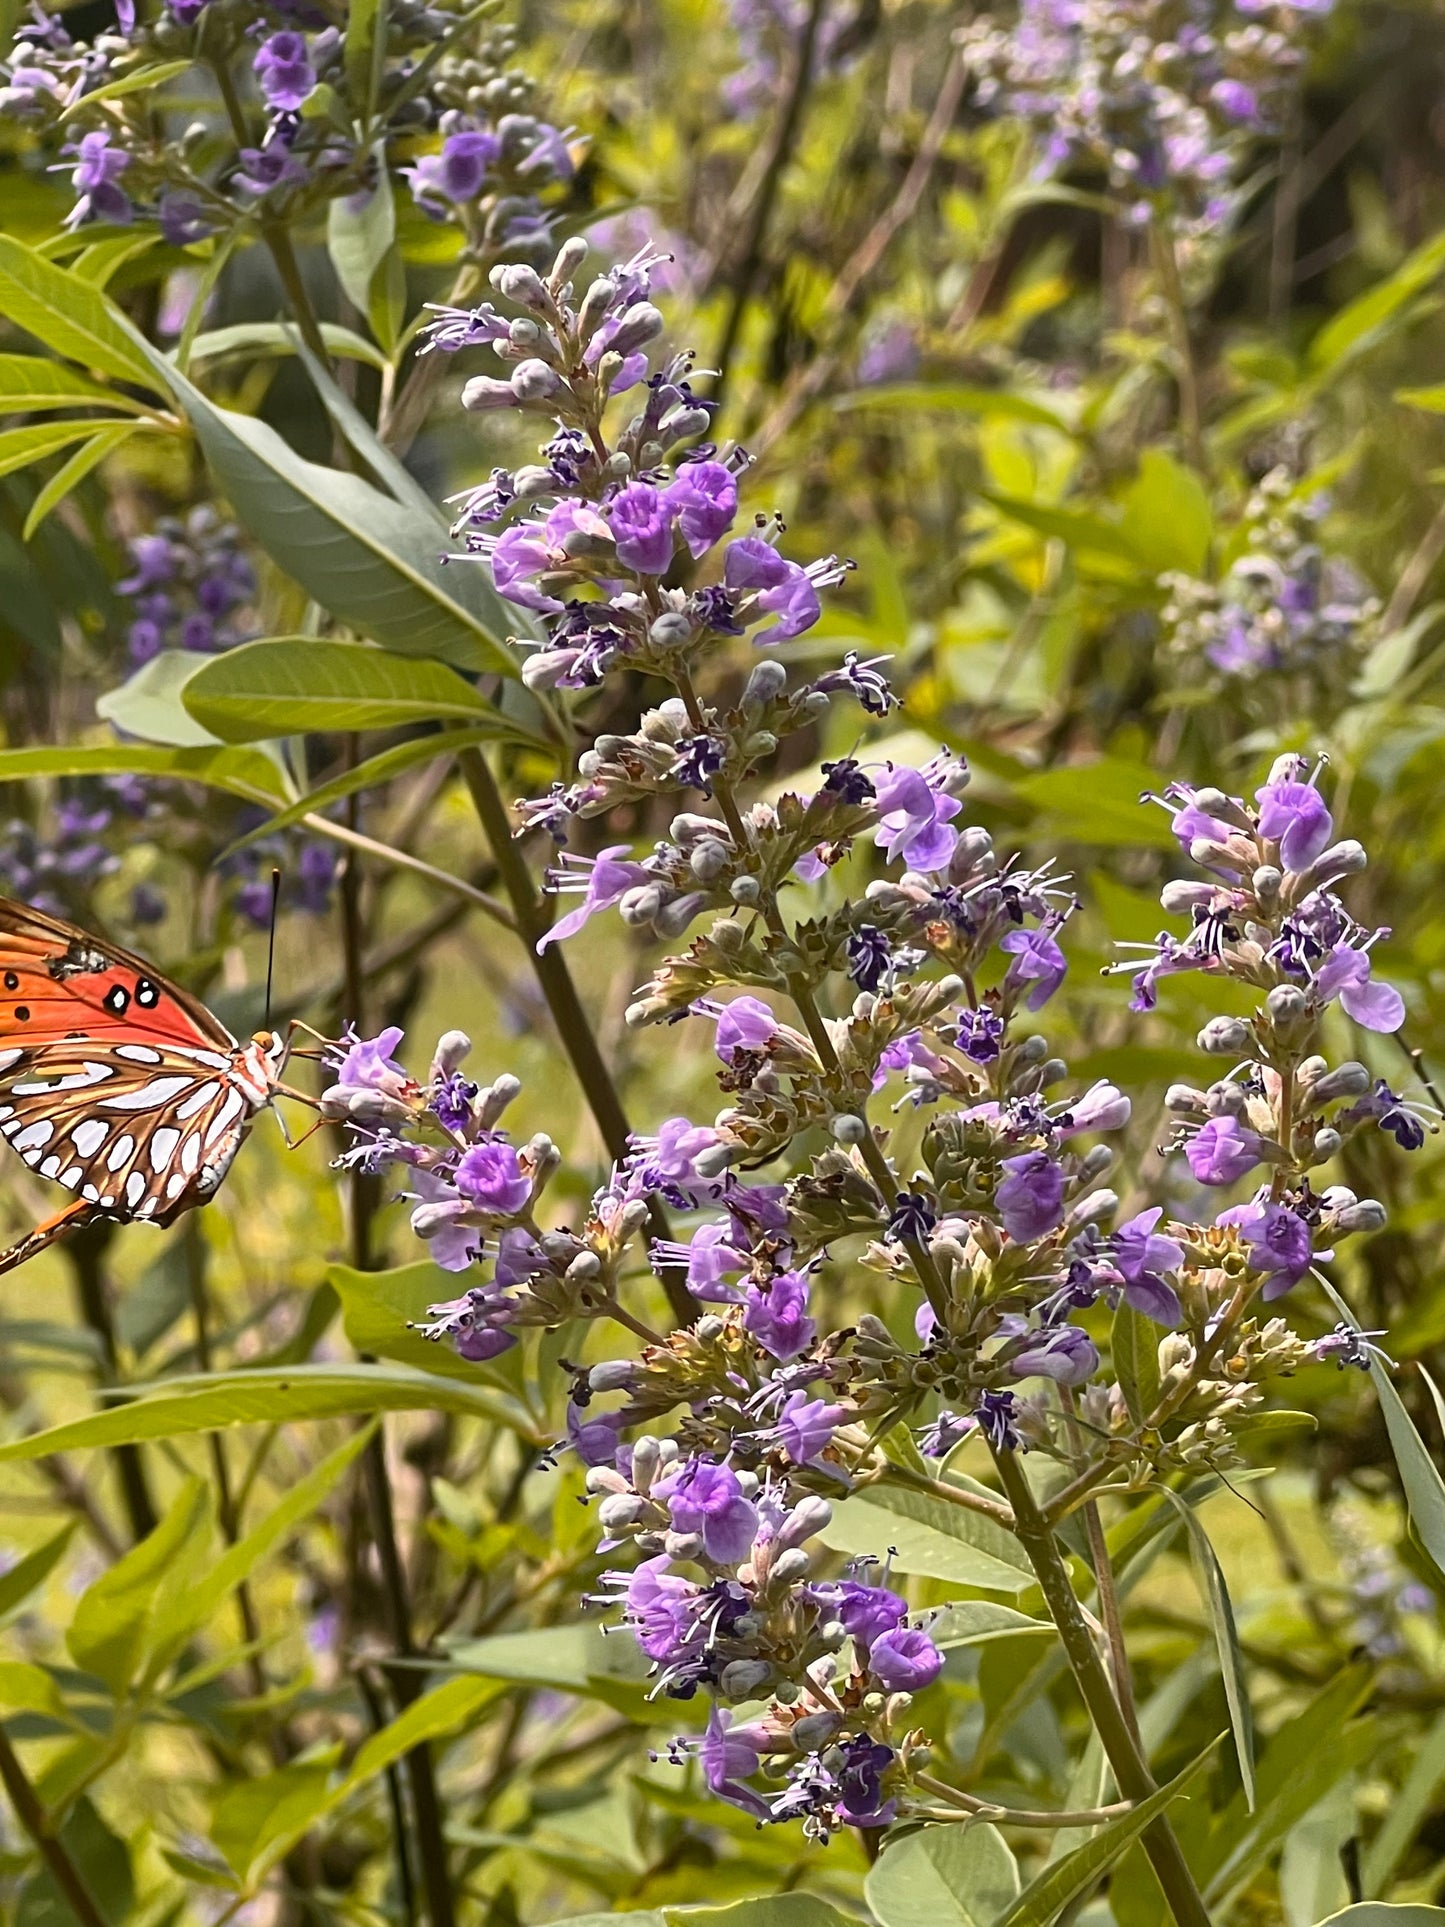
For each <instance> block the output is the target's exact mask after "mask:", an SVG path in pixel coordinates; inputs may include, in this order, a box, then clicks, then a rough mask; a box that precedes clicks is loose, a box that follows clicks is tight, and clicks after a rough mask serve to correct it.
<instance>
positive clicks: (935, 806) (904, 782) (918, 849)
mask: <svg viewBox="0 0 1445 1927" xmlns="http://www.w3.org/2000/svg"><path fill="white" fill-rule="evenodd" d="M877 788H878V817H879V821H878V829H877V833H876V841H877V844H878V847H879V848H880V849H881V850H886V851H887V853H888V855H889V856H890V857H898V858H900V859H901V860H902V861H903V862H904V863H906V864H907V865H908V867H909V869H910V870H941V869H942V868H943V867H944V865H945V864H946V863H947V862H948V860H949V858H950V857H951V856H952V855H953V853H954V851H955V850H956V849H957V847H958V831H957V830H955V829H952V828H950V824H951V822H952V819H953V818H954V817H955V816H957V815H958V813H959V811H960V810H961V809H962V807H963V805H962V804H961V803H960V802H959V801H958V798H957V797H955V796H950V795H949V794H948V793H947V791H946V790H935V789H934V788H933V786H932V785H931V784H930V783H929V781H928V779H927V777H926V776H925V775H924V773H923V771H922V770H916V769H906V768H895V767H893V766H892V765H890V766H889V771H888V774H887V776H885V777H884V778H883V780H882V782H880V783H879V784H878V786H877Z"/></svg>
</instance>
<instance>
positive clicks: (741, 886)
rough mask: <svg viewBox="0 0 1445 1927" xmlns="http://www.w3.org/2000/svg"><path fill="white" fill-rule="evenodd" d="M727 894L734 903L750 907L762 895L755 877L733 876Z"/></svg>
mask: <svg viewBox="0 0 1445 1927" xmlns="http://www.w3.org/2000/svg"><path fill="white" fill-rule="evenodd" d="M728 895H729V896H730V897H731V898H732V900H733V902H734V903H741V904H744V905H747V906H749V907H750V906H751V905H753V904H755V903H756V902H757V900H758V898H759V897H760V896H761V895H762V891H761V889H760V888H759V885H758V880H757V878H756V877H748V876H743V877H734V878H733V881H732V885H731V887H730V888H729V890H728Z"/></svg>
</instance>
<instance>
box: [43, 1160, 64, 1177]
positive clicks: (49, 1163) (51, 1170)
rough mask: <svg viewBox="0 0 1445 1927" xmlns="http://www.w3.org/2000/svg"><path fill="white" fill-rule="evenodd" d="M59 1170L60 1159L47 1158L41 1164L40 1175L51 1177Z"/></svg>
mask: <svg viewBox="0 0 1445 1927" xmlns="http://www.w3.org/2000/svg"><path fill="white" fill-rule="evenodd" d="M59 1170H60V1159H59V1158H47V1159H46V1160H45V1162H44V1164H42V1165H41V1167H40V1175H41V1177H42V1178H53V1177H55V1176H56V1174H57V1173H58V1172H59Z"/></svg>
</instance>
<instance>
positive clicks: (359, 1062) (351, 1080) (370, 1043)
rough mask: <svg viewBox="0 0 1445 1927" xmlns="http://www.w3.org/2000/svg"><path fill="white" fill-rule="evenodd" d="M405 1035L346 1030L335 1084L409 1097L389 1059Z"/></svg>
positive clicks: (395, 1030)
mask: <svg viewBox="0 0 1445 1927" xmlns="http://www.w3.org/2000/svg"><path fill="white" fill-rule="evenodd" d="M268 896H269V887H268ZM405 1035H406V1033H405V1032H404V1031H403V1030H402V1028H401V1026H400V1025H399V1024H390V1025H388V1026H387V1028H386V1029H385V1030H383V1031H380V1032H379V1033H378V1034H377V1035H376V1036H375V1037H358V1036H357V1035H356V1033H355V1031H352V1030H348V1031H347V1032H346V1033H345V1034H344V1035H343V1037H342V1039H341V1041H342V1043H343V1044H345V1045H346V1047H347V1048H346V1052H345V1054H344V1055H343V1056H342V1057H340V1058H339V1059H336V1058H334V1057H333V1060H332V1061H333V1065H334V1068H335V1071H336V1082H337V1084H338V1085H344V1086H345V1087H346V1088H347V1089H348V1090H366V1091H379V1092H381V1094H382V1095H383V1096H385V1097H395V1098H400V1099H406V1098H409V1097H410V1096H412V1095H413V1094H414V1093H415V1090H416V1086H415V1085H414V1084H413V1083H412V1080H411V1078H410V1077H409V1076H408V1075H407V1073H406V1071H405V1070H403V1068H402V1067H401V1065H400V1064H398V1063H397V1061H396V1059H395V1058H394V1057H393V1056H392V1052H393V1051H394V1050H395V1049H396V1047H397V1045H398V1044H399V1043H400V1042H401V1040H402V1038H403V1037H404V1036H405Z"/></svg>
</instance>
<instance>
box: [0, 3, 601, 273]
mask: <svg viewBox="0 0 1445 1927" xmlns="http://www.w3.org/2000/svg"><path fill="white" fill-rule="evenodd" d="M117 11H118V13H119V14H121V15H122V18H121V20H120V31H119V32H118V33H105V34H101V35H99V36H98V37H97V38H96V39H95V40H94V41H93V42H86V41H78V40H75V39H73V38H72V37H71V35H70V33H69V32H68V31H67V30H66V28H65V27H64V26H63V25H62V23H61V20H60V17H59V16H58V15H52V14H49V13H47V12H46V11H45V9H44V7H43V5H42V4H41V0H33V15H32V18H31V19H29V20H27V21H24V22H22V24H21V25H20V26H19V28H18V29H17V31H16V37H15V43H14V46H13V48H12V50H11V54H10V57H9V59H8V60H7V61H6V62H5V63H3V65H0V104H3V105H4V107H5V109H6V111H7V113H8V114H9V115H10V116H11V117H13V118H14V119H15V120H17V121H19V122H20V123H22V124H24V125H27V126H29V127H30V128H32V129H33V130H34V132H35V133H36V135H37V136H38V137H39V139H40V143H41V146H42V151H49V152H54V151H55V149H54V146H53V141H51V142H48V141H47V137H53V136H56V135H63V136H64V144H63V145H62V146H60V148H59V150H58V151H59V156H60V158H59V159H58V160H57V161H55V162H53V163H50V165H51V166H52V170H53V171H57V172H62V173H68V175H69V177H70V183H71V186H72V188H73V190H74V194H75V200H74V204H73V206H72V208H71V212H70V215H69V218H68V223H67V225H69V226H72V227H79V226H83V225H85V224H87V223H90V222H97V221H99V222H106V223H110V224H127V223H130V222H132V221H134V220H136V219H137V218H142V219H146V220H154V221H156V222H157V223H158V224H159V227H160V229H161V232H162V233H163V235H164V237H165V238H166V240H168V241H169V242H170V243H171V244H172V245H173V246H177V247H183V246H186V245H188V244H190V243H192V242H195V241H200V240H203V239H204V238H205V237H206V236H208V235H211V234H216V233H219V232H222V231H226V230H229V229H230V228H231V227H233V226H234V225H235V223H236V221H237V220H238V219H239V218H242V217H245V216H247V215H259V216H261V217H263V218H265V219H267V220H275V219H276V218H279V217H282V216H284V217H287V218H293V217H294V218H300V217H301V216H303V215H305V214H308V213H310V212H312V211H314V210H315V209H316V208H317V207H319V206H322V205H324V204H325V203H326V202H328V201H331V200H334V199H337V198H341V197H345V198H348V199H351V200H353V201H354V202H356V203H357V204H358V205H364V204H365V203H366V202H367V201H368V200H369V199H370V197H371V196H372V195H373V194H374V193H375V192H376V191H377V190H378V187H381V188H382V189H384V191H386V192H387V193H389V192H390V185H389V182H388V181H386V180H383V179H382V178H381V176H380V174H379V172H378V169H379V167H380V168H384V169H386V170H387V172H388V173H390V172H391V171H393V170H394V171H395V172H396V174H397V177H398V179H400V180H403V181H405V182H407V183H409V185H410V187H411V190H412V193H413V195H414V197H415V199H416V201H417V204H418V205H419V206H420V207H421V208H422V209H423V210H424V211H425V212H426V213H427V214H428V215H430V216H432V217H433V218H434V219H437V220H449V221H452V222H455V223H456V224H458V225H459V226H460V227H461V228H462V230H463V233H464V236H465V239H466V242H467V244H468V245H469V247H470V248H472V249H473V250H476V251H479V252H490V253H491V254H492V255H493V256H495V254H496V252H497V251H498V250H499V249H500V248H502V247H504V246H505V247H509V248H513V249H526V248H528V247H530V246H542V247H545V246H546V244H547V234H548V215H547V211H546V208H545V206H544V204H543V201H542V199H541V198H540V197H541V195H542V194H543V192H544V190H546V189H547V188H549V187H550V186H552V185H553V184H555V183H557V182H561V181H565V180H567V179H568V178H569V177H570V175H571V173H572V157H571V154H570V152H569V149H568V146H567V140H566V137H565V136H564V135H563V134H561V133H559V132H558V130H557V129H556V128H555V127H552V126H550V125H548V124H547V123H546V122H544V121H541V120H539V119H537V117H536V116H535V115H534V114H532V113H531V112H529V111H528V110H527V98H528V87H527V84H526V82H525V80H523V79H522V77H521V76H519V75H518V74H516V73H515V72H513V71H512V70H511V69H510V67H509V66H508V61H509V59H510V57H511V54H512V52H513V40H512V36H511V35H510V34H509V33H507V32H505V31H492V32H486V31H485V30H481V29H478V28H477V26H476V23H475V21H473V20H469V19H468V18H467V16H466V13H465V11H464V9H462V8H461V7H459V6H453V5H449V4H443V5H429V4H426V0H399V3H398V4H397V5H394V6H391V7H388V8H387V9H386V10H385V12H384V14H383V15H382V16H381V18H382V20H383V21H384V23H385V24H384V29H383V30H384V32H385V35H386V40H385V44H384V47H382V48H381V49H380V50H379V56H377V55H375V54H374V52H373V49H372V47H371V45H370V43H369V40H364V41H363V42H362V43H361V44H358V45H353V44H352V37H353V35H362V36H367V35H370V33H371V32H372V30H373V23H372V16H371V15H366V16H365V17H364V18H363V19H360V20H358V21H357V23H356V24H354V25H352V24H348V23H346V22H345V21H344V20H343V24H341V25H327V24H325V22H324V17H323V16H322V15H321V14H319V13H310V12H307V11H305V10H299V9H297V8H295V7H293V6H290V5H287V4H282V3H280V0H278V4H276V5H275V6H271V5H267V4H264V3H263V0H257V3H255V4H249V3H248V4H247V5H244V6H242V7H241V8H239V9H237V8H233V7H229V6H227V7H222V6H219V5H216V4H212V0H167V4H166V5H165V6H164V7H163V8H162V9H161V11H160V12H159V13H158V15H156V17H154V18H153V19H150V20H147V21H143V22H137V20H136V19H135V17H134V9H133V8H132V7H130V6H128V5H127V6H124V7H121V8H118V9H117ZM177 61H181V62H184V61H191V62H192V63H193V64H194V68H195V75H194V79H193V82H192V84H193V85H194V83H195V81H201V82H203V83H204V82H207V81H211V82H214V83H215V84H216V85H218V86H219V89H220V92H221V96H222V100H223V102H224V105H225V108H226V114H225V117H224V119H222V118H219V117H215V118H211V119H202V120H197V121H194V122H192V123H191V124H189V125H187V126H184V127H182V125H181V124H180V123H179V121H177V122H176V123H175V124H171V121H170V119H169V118H168V116H167V114H166V112H165V96H164V95H162V96H161V97H160V98H159V100H158V99H157V96H156V92H155V89H154V88H151V87H146V86H145V85H143V82H144V80H145V77H146V74H147V72H148V70H151V69H156V70H159V69H162V68H163V69H164V74H163V76H162V77H163V78H164V79H170V78H171V77H172V76H174V74H175V73H176V62H177ZM120 81H123V82H125V83H127V87H126V90H124V91H122V92H120V93H119V94H117V93H116V92H115V91H114V87H115V83H116V82H120ZM91 96H95V101H94V105H93V106H92V105H91V104H90V97H91ZM438 136H439V137H440V145H439V151H433V150H434V149H435V148H436V146H437V140H438Z"/></svg>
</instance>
